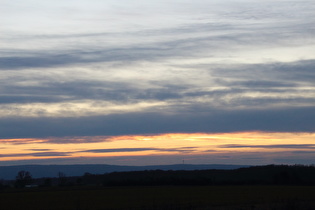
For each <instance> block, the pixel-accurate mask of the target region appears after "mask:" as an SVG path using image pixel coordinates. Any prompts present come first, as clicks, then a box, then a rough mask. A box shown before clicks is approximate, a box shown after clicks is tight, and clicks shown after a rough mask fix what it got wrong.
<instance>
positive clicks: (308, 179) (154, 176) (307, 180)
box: [0, 165, 315, 189]
mask: <svg viewBox="0 0 315 210" xmlns="http://www.w3.org/2000/svg"><path fill="white" fill-rule="evenodd" d="M77 185H81V186H82V185H94V186H130V185H142V186H143V185H315V167H314V166H313V165H310V166H305V165H267V166H253V167H247V168H239V169H234V170H218V169H210V170H191V171H185V170H176V171H173V170H167V171H164V170H145V171H130V172H112V173H106V174H91V173H88V172H86V173H85V174H84V175H83V176H75V177H67V176H66V174H65V173H62V172H59V173H58V175H57V177H55V178H51V177H48V178H47V177H44V178H39V179H34V178H32V175H31V173H30V172H29V171H19V172H18V174H17V176H16V179H15V180H14V185H13V187H15V188H24V187H35V186H36V187H37V186H38V187H51V186H77ZM4 187H5V184H4V183H3V182H0V189H1V188H4Z"/></svg>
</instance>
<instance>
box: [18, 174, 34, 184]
mask: <svg viewBox="0 0 315 210" xmlns="http://www.w3.org/2000/svg"><path fill="white" fill-rule="evenodd" d="M32 180H33V179H32V175H31V173H30V172H29V171H19V172H18V174H17V176H16V178H15V186H16V187H25V185H28V184H31V183H32Z"/></svg>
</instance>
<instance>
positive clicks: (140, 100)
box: [0, 0, 315, 143]
mask: <svg viewBox="0 0 315 210" xmlns="http://www.w3.org/2000/svg"><path fill="white" fill-rule="evenodd" d="M80 2H81V1H80ZM29 3H30V2H29ZM31 3H32V5H33V6H34V8H37V7H39V8H42V9H43V11H46V12H47V14H50V15H52V16H53V17H55V18H56V20H60V19H59V18H60V17H61V16H62V15H65V13H62V12H61V11H64V8H65V7H66V8H68V6H69V5H68V3H66V5H67V6H65V5H64V4H65V3H63V2H62V1H57V2H56V3H55V4H54V7H53V8H52V9H51V10H47V8H50V7H49V4H48V3H44V2H42V3H41V4H38V6H37V5H36V4H34V2H31ZM81 3H83V1H82V2H81ZM81 3H80V4H78V5H76V6H75V8H76V11H85V12H86V13H82V14H86V15H87V16H84V18H81V16H80V15H79V14H81V13H76V12H75V15H74V16H73V17H74V19H71V18H70V19H65V22H62V23H58V21H56V20H55V19H54V20H51V21H52V23H51V22H49V21H48V22H47V23H49V24H51V25H48V26H51V29H50V28H49V27H48V26H47V28H46V30H47V31H46V32H45V33H44V32H39V31H37V28H36V27H28V28H29V29H25V28H23V24H22V25H20V24H21V23H20V22H19V23H17V22H15V21H16V20H15V19H14V17H16V18H20V17H19V16H17V15H16V14H18V13H8V14H7V15H6V16H5V18H4V20H9V21H13V22H15V23H16V24H17V25H18V26H19V27H20V28H19V30H17V29H18V28H16V26H15V24H12V27H11V25H9V24H5V22H4V20H0V23H3V25H4V26H3V27H4V28H5V33H2V34H1V35H0V39H1V40H2V41H3V43H4V44H3V48H2V49H0V74H1V77H0V90H1V92H0V133H1V136H0V138H14V137H17V138H23V137H52V138H51V139H50V140H48V141H54V142H58V141H59V142H60V143H62V142H66V141H67V140H66V138H65V139H63V138H61V137H66V136H81V135H83V136H101V135H105V136H106V135H121V134H146V133H167V132H231V131H245V130H264V131H296V132H300V131H301V132H314V129H315V128H314V120H313V119H314V104H315V95H314V90H315V85H314V79H313V78H315V71H314V66H315V57H314V54H312V52H314V51H312V47H313V46H315V40H314V35H315V28H314V24H313V23H314V21H315V16H314V14H313V13H312V12H313V8H315V5H314V2H313V1H303V2H301V1H296V2H290V3H288V2H286V1H265V2H263V3H262V2H260V1H253V2H251V3H249V2H247V1H240V2H237V1H236V2H235V1H220V2H219V1H214V2H204V1H199V0H198V1H196V2H195V3H191V2H187V1H186V2H185V3H183V2H180V3H179V2H178V1H175V0H174V1H171V2H170V3H169V2H167V3H166V2H164V1H162V2H158V1H152V3H154V5H155V6H158V7H156V8H159V9H161V10H157V9H156V8H155V7H153V6H152V5H151V3H145V2H142V3H143V4H142V3H141V4H140V3H139V2H138V3H135V4H136V5H138V6H137V7H136V6H135V5H134V4H131V3H130V2H129V3H128V1H125V4H122V3H115V2H114V1H109V2H108V5H107V4H105V3H100V2H96V1H95V2H94V3H97V5H99V6H100V7H99V8H102V9H107V10H106V11H107V13H106V12H103V10H102V11H100V10H99V8H98V7H95V5H94V4H93V5H90V6H88V5H86V8H85V7H82V4H81ZM24 4H26V3H23V5H24ZM116 4H117V5H116ZM5 5H6V7H7V8H8V11H11V10H12V11H15V9H16V8H15V6H14V4H12V3H11V2H6V4H5ZM12 5H13V6H12ZM83 5H85V3H84V4H83ZM113 5H115V6H113ZM73 6H74V5H73ZM142 7H144V8H147V9H148V11H151V10H153V11H155V12H156V13H155V12H153V13H152V14H151V13H150V14H151V15H149V16H146V15H148V14H147V13H148V11H147V10H143V11H139V8H142ZM34 8H33V9H34ZM60 8H62V9H61V10H60V11H59V9H60ZM117 8H119V9H117ZM162 8H164V9H166V10H164V9H162ZM10 9H11V10H10ZM25 9H26V10H25V11H23V12H25V13H27V14H28V15H31V14H32V13H31V12H30V11H28V9H30V10H33V9H32V8H28V9H27V8H25ZM12 11H11V12H12ZM36 11H37V10H36ZM52 11H53V12H52ZM91 11H95V12H96V13H97V16H94V13H93V12H91ZM113 11H114V12H113ZM33 12H35V11H33ZM55 12H56V13H55ZM23 14H24V13H23ZM34 14H35V15H34V16H32V15H31V16H29V17H30V19H33V18H38V17H37V16H36V15H38V14H37V13H36V12H35V13H34ZM56 14H58V15H56ZM104 14H105V15H104ZM59 15H61V16H59ZM47 17H49V16H44V17H43V20H47ZM145 17H146V18H147V19H146V18H145ZM10 18H11V19H10ZM160 18H162V20H168V21H161V20H160ZM163 18H165V19H163ZM19 20H20V19H19ZM78 20H80V21H82V22H80V21H78ZM108 20H111V21H113V25H110V22H111V21H108ZM136 20H137V21H138V20H141V21H140V22H135V21H136ZM1 21H2V22H1ZM20 21H21V20H20ZM55 21H56V22H55ZM128 21H129V22H128ZM22 22H23V21H22ZM64 23H65V24H68V25H69V30H68V28H66V27H61V26H63V25H59V24H64ZM78 23H81V24H82V27H81V25H80V24H79V25H78ZM91 23H93V24H96V25H94V26H93V27H92V26H89V24H91ZM28 24H31V25H32V26H33V25H34V26H35V25H36V24H37V23H36V22H29V23H28ZM38 24H39V25H41V24H42V23H38ZM108 24H109V25H108ZM130 24H131V25H132V26H130ZM77 26H80V27H77ZM83 26H86V29H85V27H83ZM96 26H97V27H96ZM113 26H115V27H113ZM42 27H46V26H43V25H42ZM74 28H76V30H74ZM102 28H104V29H102ZM14 30H17V31H20V33H13V32H14ZM122 106H123V107H122ZM128 107H132V108H130V109H128ZM93 108H95V110H94V109H93ZM53 137H60V138H53ZM98 140H100V139H98V138H96V140H91V139H89V138H86V139H83V140H82V141H98ZM69 141H70V140H69Z"/></svg>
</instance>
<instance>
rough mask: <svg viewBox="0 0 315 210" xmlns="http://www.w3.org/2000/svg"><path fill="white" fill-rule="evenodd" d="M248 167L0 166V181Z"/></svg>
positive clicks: (189, 165) (213, 165)
mask: <svg viewBox="0 0 315 210" xmlns="http://www.w3.org/2000/svg"><path fill="white" fill-rule="evenodd" d="M244 167H249V166H247V165H224V164H208V165H193V164H175V165H150V166H120V165H106V164H84V165H83V164H82V165H81V164H78V165H17V166H0V179H5V180H12V179H15V177H16V175H17V173H18V172H19V171H22V170H24V171H29V172H30V173H31V175H32V177H33V178H42V177H57V176H58V173H59V172H62V173H64V174H65V175H66V176H82V175H83V174H84V173H91V174H104V173H111V172H123V171H143V170H205V169H225V170H232V169H238V168H244Z"/></svg>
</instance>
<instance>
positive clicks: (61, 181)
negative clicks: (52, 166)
mask: <svg viewBox="0 0 315 210" xmlns="http://www.w3.org/2000/svg"><path fill="white" fill-rule="evenodd" d="M58 181H59V186H64V185H66V183H67V176H66V174H65V173H63V172H59V173H58Z"/></svg>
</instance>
